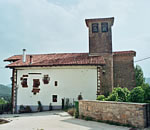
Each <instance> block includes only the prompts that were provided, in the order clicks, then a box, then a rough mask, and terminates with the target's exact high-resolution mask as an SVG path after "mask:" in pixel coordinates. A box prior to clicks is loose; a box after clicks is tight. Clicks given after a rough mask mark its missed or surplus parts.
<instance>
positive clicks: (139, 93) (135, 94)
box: [129, 86, 144, 103]
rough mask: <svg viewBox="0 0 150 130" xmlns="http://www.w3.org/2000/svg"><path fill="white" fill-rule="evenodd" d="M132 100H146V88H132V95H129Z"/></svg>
mask: <svg viewBox="0 0 150 130" xmlns="http://www.w3.org/2000/svg"><path fill="white" fill-rule="evenodd" d="M129 101H130V102H139V103H140V102H141V103H142V102H144V90H143V89H142V87H140V86H139V87H136V88H134V89H132V90H131V92H130V96H129Z"/></svg>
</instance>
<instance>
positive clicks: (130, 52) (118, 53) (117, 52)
mask: <svg viewBox="0 0 150 130" xmlns="http://www.w3.org/2000/svg"><path fill="white" fill-rule="evenodd" d="M113 54H114V55H133V56H136V52H135V51H132V50H131V51H116V52H113Z"/></svg>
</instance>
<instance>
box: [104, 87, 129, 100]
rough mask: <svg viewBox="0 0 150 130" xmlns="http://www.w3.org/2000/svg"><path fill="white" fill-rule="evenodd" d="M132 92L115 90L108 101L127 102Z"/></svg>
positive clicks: (122, 89)
mask: <svg viewBox="0 0 150 130" xmlns="http://www.w3.org/2000/svg"><path fill="white" fill-rule="evenodd" d="M129 94H130V91H129V90H128V89H127V88H121V87H117V88H114V89H113V91H112V93H111V94H110V95H109V96H108V98H106V101H119V102H127V101H128V97H129Z"/></svg>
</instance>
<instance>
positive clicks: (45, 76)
mask: <svg viewBox="0 0 150 130" xmlns="http://www.w3.org/2000/svg"><path fill="white" fill-rule="evenodd" d="M49 81H50V77H49V76H48V75H44V77H43V83H44V84H48V83H49Z"/></svg>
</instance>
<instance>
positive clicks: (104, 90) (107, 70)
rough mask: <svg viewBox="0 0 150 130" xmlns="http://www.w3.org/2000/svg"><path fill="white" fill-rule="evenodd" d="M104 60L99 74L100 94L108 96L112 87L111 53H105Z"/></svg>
mask: <svg viewBox="0 0 150 130" xmlns="http://www.w3.org/2000/svg"><path fill="white" fill-rule="evenodd" d="M103 57H104V59H105V62H106V65H105V66H102V70H101V75H100V80H101V81H100V82H101V88H100V94H102V95H105V96H108V95H109V93H111V92H112V89H113V56H112V54H107V55H104V56H103Z"/></svg>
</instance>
